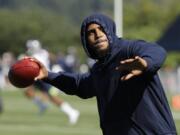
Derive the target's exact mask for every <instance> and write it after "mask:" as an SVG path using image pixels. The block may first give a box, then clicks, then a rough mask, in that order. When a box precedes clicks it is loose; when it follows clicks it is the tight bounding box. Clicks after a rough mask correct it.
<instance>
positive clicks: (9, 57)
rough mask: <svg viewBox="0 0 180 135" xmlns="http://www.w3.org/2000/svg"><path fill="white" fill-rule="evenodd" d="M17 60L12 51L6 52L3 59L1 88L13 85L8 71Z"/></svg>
mask: <svg viewBox="0 0 180 135" xmlns="http://www.w3.org/2000/svg"><path fill="white" fill-rule="evenodd" d="M15 61H16V59H15V57H14V54H13V53H12V52H4V53H3V54H2V59H1V88H2V89H4V88H9V87H10V86H11V85H10V83H9V79H8V72H9V69H10V67H11V66H12V65H13V64H14V62H15Z"/></svg>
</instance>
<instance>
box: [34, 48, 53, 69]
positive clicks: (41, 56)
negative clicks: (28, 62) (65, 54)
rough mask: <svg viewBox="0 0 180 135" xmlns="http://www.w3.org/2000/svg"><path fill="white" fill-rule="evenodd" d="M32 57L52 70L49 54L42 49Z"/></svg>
mask: <svg viewBox="0 0 180 135" xmlns="http://www.w3.org/2000/svg"><path fill="white" fill-rule="evenodd" d="M31 56H32V57H34V58H36V59H38V60H39V61H40V62H41V63H42V64H44V66H45V67H46V68H47V69H49V70H50V60H49V53H48V51H46V50H45V49H40V50H38V51H36V52H34V53H33V54H32V55H31Z"/></svg>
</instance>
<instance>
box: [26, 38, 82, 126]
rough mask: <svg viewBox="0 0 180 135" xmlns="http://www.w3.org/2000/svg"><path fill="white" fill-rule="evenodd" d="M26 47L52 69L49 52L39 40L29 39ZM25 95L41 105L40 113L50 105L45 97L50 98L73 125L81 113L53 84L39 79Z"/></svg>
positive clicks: (29, 53) (32, 54)
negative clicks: (62, 97) (60, 96)
mask: <svg viewBox="0 0 180 135" xmlns="http://www.w3.org/2000/svg"><path fill="white" fill-rule="evenodd" d="M26 47H27V54H28V55H30V56H32V57H34V58H36V59H38V60H39V61H41V62H42V63H43V64H44V66H45V67H46V68H47V69H50V59H49V53H48V51H47V50H45V49H43V48H42V47H41V43H40V42H39V41H38V40H28V41H27V43H26ZM35 90H39V92H40V93H41V96H39V95H37V94H36V92H35ZM25 95H26V96H27V97H28V98H30V99H32V100H33V101H34V103H35V104H36V105H37V106H38V107H39V110H40V114H42V113H43V112H44V111H45V110H46V109H47V107H48V105H47V103H46V102H45V101H44V100H43V99H49V100H50V101H51V102H52V103H53V104H55V105H56V106H57V107H58V108H59V109H60V110H61V111H62V112H64V113H65V114H66V115H67V116H68V118H69V123H70V124H72V125H73V124H76V123H77V121H78V118H79V115H80V113H79V111H78V110H76V109H74V108H73V107H72V106H71V105H70V104H69V103H68V102H66V101H64V100H63V99H61V98H59V96H58V92H57V89H55V88H53V87H51V85H49V84H47V83H45V82H43V81H41V80H38V81H36V82H35V83H34V85H31V86H29V87H27V88H26V90H25Z"/></svg>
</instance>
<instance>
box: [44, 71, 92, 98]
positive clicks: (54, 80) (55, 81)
mask: <svg viewBox="0 0 180 135" xmlns="http://www.w3.org/2000/svg"><path fill="white" fill-rule="evenodd" d="M44 81H45V82H47V83H49V84H51V85H53V86H55V87H57V88H58V89H60V90H62V91H64V92H65V93H66V94H69V95H77V96H79V97H81V98H90V97H93V96H94V95H95V93H94V89H93V85H92V79H91V77H89V74H83V75H81V74H72V73H65V72H59V73H52V72H48V77H47V78H46V79H45V80H44Z"/></svg>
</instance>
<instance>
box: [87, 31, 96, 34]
mask: <svg viewBox="0 0 180 135" xmlns="http://www.w3.org/2000/svg"><path fill="white" fill-rule="evenodd" d="M94 33H95V30H88V31H87V35H92V34H94Z"/></svg>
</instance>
